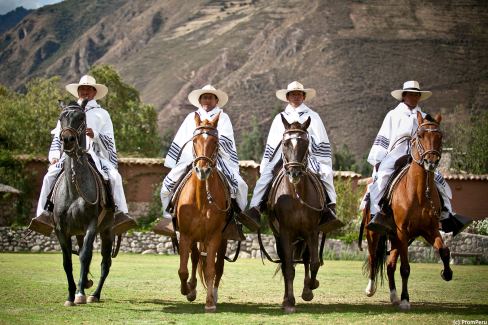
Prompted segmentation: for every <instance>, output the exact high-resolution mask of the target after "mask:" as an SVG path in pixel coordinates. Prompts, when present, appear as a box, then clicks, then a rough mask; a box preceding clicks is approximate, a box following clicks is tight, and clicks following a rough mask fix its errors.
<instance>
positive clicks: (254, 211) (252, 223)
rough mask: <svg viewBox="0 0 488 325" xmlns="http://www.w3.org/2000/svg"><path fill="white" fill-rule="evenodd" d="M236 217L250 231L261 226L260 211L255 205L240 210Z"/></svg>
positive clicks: (256, 229)
mask: <svg viewBox="0 0 488 325" xmlns="http://www.w3.org/2000/svg"><path fill="white" fill-rule="evenodd" d="M237 219H238V220H239V221H240V222H242V224H243V225H244V226H246V227H247V228H248V229H249V230H251V231H258V229H259V228H260V227H261V212H259V209H258V208H257V207H252V208H250V209H247V210H245V211H243V212H241V213H240V214H239V215H238V217H237Z"/></svg>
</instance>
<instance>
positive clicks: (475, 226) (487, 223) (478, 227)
mask: <svg viewBox="0 0 488 325" xmlns="http://www.w3.org/2000/svg"><path fill="white" fill-rule="evenodd" d="M464 231H465V232H468V233H470V234H478V235H484V236H488V219H483V220H477V221H473V223H471V224H470V225H469V226H468V227H467V228H466V229H465V230H464Z"/></svg>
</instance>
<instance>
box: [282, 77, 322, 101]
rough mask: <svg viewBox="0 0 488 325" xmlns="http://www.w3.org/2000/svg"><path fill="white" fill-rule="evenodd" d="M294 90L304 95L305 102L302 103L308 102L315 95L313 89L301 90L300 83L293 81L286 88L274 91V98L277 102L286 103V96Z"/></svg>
mask: <svg viewBox="0 0 488 325" xmlns="http://www.w3.org/2000/svg"><path fill="white" fill-rule="evenodd" d="M295 90H297V91H303V92H304V93H305V100H304V101H308V100H310V99H312V98H314V97H315V95H316V94H317V92H316V91H315V89H312V88H303V85H302V84H301V83H299V82H298V81H293V82H292V83H291V84H289V85H288V87H286V89H280V90H277V91H276V97H278V99H279V100H282V101H284V102H287V103H288V99H286V95H287V94H288V93H289V92H290V91H295Z"/></svg>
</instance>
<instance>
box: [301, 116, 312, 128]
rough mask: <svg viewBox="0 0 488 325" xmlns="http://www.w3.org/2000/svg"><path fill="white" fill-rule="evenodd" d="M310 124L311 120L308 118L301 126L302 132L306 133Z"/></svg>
mask: <svg viewBox="0 0 488 325" xmlns="http://www.w3.org/2000/svg"><path fill="white" fill-rule="evenodd" d="M310 122H312V119H311V118H310V116H309V117H308V118H307V120H306V121H305V122H304V123H303V124H302V130H304V131H307V130H308V127H309V126H310Z"/></svg>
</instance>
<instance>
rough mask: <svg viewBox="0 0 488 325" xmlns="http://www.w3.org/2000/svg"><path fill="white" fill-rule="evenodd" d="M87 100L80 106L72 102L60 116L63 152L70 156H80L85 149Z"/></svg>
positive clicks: (63, 109)
mask: <svg viewBox="0 0 488 325" xmlns="http://www.w3.org/2000/svg"><path fill="white" fill-rule="evenodd" d="M86 103H87V100H84V101H83V103H82V104H81V106H80V105H78V103H76V102H71V103H69V104H68V106H64V107H63V108H62V111H61V114H60V116H59V121H60V123H61V134H60V137H61V141H62V142H63V151H64V152H65V153H66V154H67V155H68V156H73V155H76V156H80V155H81V151H83V150H84V149H85V144H86V137H85V130H86V115H85V106H86Z"/></svg>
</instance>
